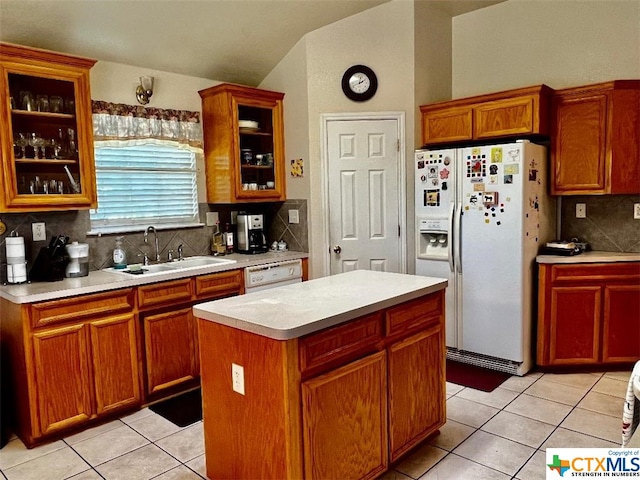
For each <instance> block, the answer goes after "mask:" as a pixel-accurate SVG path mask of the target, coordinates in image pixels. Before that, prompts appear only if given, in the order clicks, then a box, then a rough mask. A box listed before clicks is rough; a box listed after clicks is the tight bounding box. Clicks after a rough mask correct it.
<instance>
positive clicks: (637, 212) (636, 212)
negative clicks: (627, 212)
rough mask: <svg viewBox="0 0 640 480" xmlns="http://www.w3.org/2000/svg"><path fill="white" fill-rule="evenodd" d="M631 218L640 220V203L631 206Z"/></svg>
mask: <svg viewBox="0 0 640 480" xmlns="http://www.w3.org/2000/svg"><path fill="white" fill-rule="evenodd" d="M633 218H634V219H636V220H640V203H634V204H633Z"/></svg>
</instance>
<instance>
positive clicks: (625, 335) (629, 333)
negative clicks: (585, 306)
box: [602, 285, 640, 363]
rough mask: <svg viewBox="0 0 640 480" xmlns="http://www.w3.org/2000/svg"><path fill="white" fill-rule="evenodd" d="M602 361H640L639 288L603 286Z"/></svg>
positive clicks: (635, 286) (631, 286)
mask: <svg viewBox="0 0 640 480" xmlns="http://www.w3.org/2000/svg"><path fill="white" fill-rule="evenodd" d="M603 330H604V331H603V334H602V339H603V340H602V361H603V362H605V363H614V362H635V361H637V360H638V359H640V285H611V286H606V287H604V315H603Z"/></svg>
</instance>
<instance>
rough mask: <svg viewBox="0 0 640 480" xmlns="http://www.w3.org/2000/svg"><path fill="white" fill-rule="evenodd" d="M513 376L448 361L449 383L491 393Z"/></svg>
mask: <svg viewBox="0 0 640 480" xmlns="http://www.w3.org/2000/svg"><path fill="white" fill-rule="evenodd" d="M510 376H511V375H510V374H508V373H504V372H498V371H496V370H489V369H487V368H481V367H476V366H475V365H469V364H467V363H460V362H455V361H453V360H447V382H451V383H455V384H457V385H462V386H465V387H471V388H475V389H476V390H482V391H483V392H491V391H493V390H494V389H495V388H496V387H498V386H499V385H501V384H502V382H504V381H505V380H506V379H507V378H509V377H510Z"/></svg>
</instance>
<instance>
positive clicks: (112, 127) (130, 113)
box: [91, 100, 202, 153]
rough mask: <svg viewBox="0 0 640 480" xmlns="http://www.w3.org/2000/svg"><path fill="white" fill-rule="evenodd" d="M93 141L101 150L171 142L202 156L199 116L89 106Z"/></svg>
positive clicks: (120, 106) (140, 108) (110, 105)
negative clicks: (91, 114)
mask: <svg viewBox="0 0 640 480" xmlns="http://www.w3.org/2000/svg"><path fill="white" fill-rule="evenodd" d="M91 106H92V112H93V137H94V140H95V141H96V142H100V145H102V146H119V145H123V143H126V145H129V146H131V145H136V144H149V143H159V144H163V143H165V142H171V143H172V144H174V145H175V144H178V145H179V146H181V147H182V148H188V149H189V150H194V151H196V152H198V153H201V152H202V124H201V123H200V112H189V111H186V110H165V109H161V108H145V107H143V106H138V105H126V104H123V103H110V102H103V101H98V100H93V101H92V102H91Z"/></svg>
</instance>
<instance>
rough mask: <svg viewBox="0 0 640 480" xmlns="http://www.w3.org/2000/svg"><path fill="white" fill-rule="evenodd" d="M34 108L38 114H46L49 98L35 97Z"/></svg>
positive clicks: (43, 96) (44, 96)
mask: <svg viewBox="0 0 640 480" xmlns="http://www.w3.org/2000/svg"><path fill="white" fill-rule="evenodd" d="M36 108H37V110H38V112H48V111H49V97H48V96H46V95H37V96H36Z"/></svg>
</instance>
